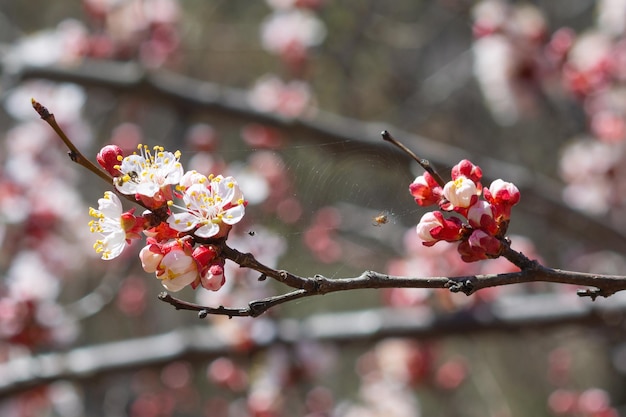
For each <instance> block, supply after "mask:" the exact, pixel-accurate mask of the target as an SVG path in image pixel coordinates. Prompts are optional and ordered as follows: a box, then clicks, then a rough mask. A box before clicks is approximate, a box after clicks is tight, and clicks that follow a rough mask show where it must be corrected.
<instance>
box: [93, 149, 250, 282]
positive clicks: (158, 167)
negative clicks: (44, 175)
mask: <svg viewBox="0 0 626 417" xmlns="http://www.w3.org/2000/svg"><path fill="white" fill-rule="evenodd" d="M179 159H180V152H176V153H171V152H167V151H165V150H164V149H163V148H161V147H158V146H156V147H154V148H153V149H152V150H149V149H148V147H147V146H143V145H139V152H138V153H133V154H132V155H128V156H126V157H124V156H123V153H122V150H121V149H120V148H119V147H117V146H115V145H107V146H105V147H104V148H102V150H101V151H100V153H99V154H98V156H97V160H98V163H100V165H101V166H102V167H103V168H104V169H105V170H106V171H107V172H108V173H109V174H111V175H112V176H113V183H114V184H115V188H116V189H117V191H118V192H119V193H121V194H125V195H131V196H134V198H135V199H136V200H137V201H138V202H140V203H141V205H143V206H144V207H146V208H147V209H148V210H147V211H146V212H144V213H143V215H141V216H135V215H134V209H133V210H130V211H127V212H123V208H122V203H121V201H120V199H119V198H118V197H117V195H115V194H114V193H113V192H111V191H107V192H106V193H105V195H104V198H101V199H100V200H98V209H94V208H90V210H89V214H90V215H91V216H92V217H94V218H95V220H92V221H91V222H90V224H89V225H90V228H91V231H92V232H93V233H97V234H98V235H99V238H98V239H97V240H96V243H95V244H94V249H95V250H96V252H98V253H101V254H102V259H113V258H115V257H117V256H119V255H120V254H121V253H122V251H123V250H124V249H125V248H126V247H127V246H128V245H129V244H130V242H131V240H132V239H139V238H141V232H143V234H144V235H145V236H146V237H147V239H146V243H147V244H146V246H145V247H144V248H143V249H142V250H141V252H140V253H139V258H140V259H141V265H142V266H143V269H144V270H145V271H146V272H149V273H155V274H156V277H157V278H158V279H160V280H161V283H162V284H163V286H164V287H165V288H167V289H168V290H170V291H179V290H181V289H183V288H184V287H186V286H187V285H191V286H192V288H196V287H197V286H198V285H201V286H202V287H204V288H206V289H209V290H212V291H217V290H218V289H220V288H221V287H222V285H224V282H225V278H224V258H223V257H221V256H220V250H219V245H218V243H219V242H220V241H221V240H223V239H226V238H227V237H228V233H229V232H230V229H231V228H232V226H233V225H234V224H235V223H237V222H239V221H240V220H241V219H242V218H243V216H244V213H245V207H246V201H245V200H244V198H243V194H242V192H241V190H240V189H239V185H238V184H237V181H236V180H235V179H234V178H232V177H223V176H221V175H217V176H215V175H211V176H209V177H207V176H205V175H202V174H200V173H198V172H196V171H188V172H184V170H183V166H182V164H181V163H180V161H179ZM175 199H176V200H179V201H182V204H177V203H176V201H175ZM175 210H176V211H175Z"/></svg>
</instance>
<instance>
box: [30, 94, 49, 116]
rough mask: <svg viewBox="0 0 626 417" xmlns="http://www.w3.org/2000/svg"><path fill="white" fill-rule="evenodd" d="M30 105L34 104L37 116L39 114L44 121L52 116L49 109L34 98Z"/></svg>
mask: <svg viewBox="0 0 626 417" xmlns="http://www.w3.org/2000/svg"><path fill="white" fill-rule="evenodd" d="M30 103H31V104H32V106H33V109H35V111H36V112H37V114H39V117H41V118H42V119H47V118H48V117H50V116H52V114H51V113H50V112H49V111H48V109H47V108H46V107H45V106H43V105H42V104H41V103H40V102H38V101H37V100H35V99H34V98H31V99H30Z"/></svg>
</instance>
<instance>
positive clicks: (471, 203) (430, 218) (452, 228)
mask: <svg viewBox="0 0 626 417" xmlns="http://www.w3.org/2000/svg"><path fill="white" fill-rule="evenodd" d="M481 178H482V171H481V169H480V168H479V167H478V166H476V165H474V164H472V163H471V162H470V161H468V160H466V159H464V160H462V161H461V162H459V163H458V164H457V165H455V166H454V167H453V168H452V180H451V181H449V182H448V183H447V184H445V185H444V186H443V187H442V186H441V185H440V184H438V183H437V181H436V180H435V178H433V176H432V175H430V174H429V173H428V172H426V173H424V175H420V176H419V177H417V178H416V179H415V181H413V183H412V184H411V185H410V186H409V191H410V192H411V195H412V196H413V197H414V198H415V202H416V203H417V204H419V205H420V206H430V205H434V204H438V205H439V207H440V208H441V210H443V211H445V212H448V213H450V214H451V215H449V216H448V217H445V216H444V213H443V211H432V212H428V213H426V214H424V215H423V216H422V218H421V220H420V222H419V224H418V225H417V234H418V236H419V237H420V238H421V239H422V241H423V244H424V245H426V246H432V245H434V244H435V243H437V242H439V241H441V240H445V241H446V242H460V243H459V246H458V251H459V253H460V254H461V258H462V259H463V260H464V261H465V262H474V261H478V260H481V259H488V258H497V257H498V256H500V252H501V250H502V238H503V237H504V235H505V233H506V230H507V227H508V224H509V220H510V217H511V208H512V207H513V206H514V205H515V204H517V202H518V201H519V198H520V193H519V190H518V189H517V187H516V186H515V185H514V184H512V183H509V182H505V181H502V180H500V179H498V180H495V181H494V182H492V183H491V185H490V186H489V188H483V186H482V184H481V182H480V180H481ZM481 196H482V197H483V199H481V198H480V197H481Z"/></svg>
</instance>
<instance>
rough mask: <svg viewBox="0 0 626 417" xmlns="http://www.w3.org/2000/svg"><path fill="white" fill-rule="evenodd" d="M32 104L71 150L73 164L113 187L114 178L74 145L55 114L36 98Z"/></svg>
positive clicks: (32, 100) (70, 155)
mask: <svg viewBox="0 0 626 417" xmlns="http://www.w3.org/2000/svg"><path fill="white" fill-rule="evenodd" d="M31 103H32V105H33V109H35V111H36V112H37V113H38V114H39V117H41V118H42V119H43V120H45V121H46V123H48V124H49V125H50V127H52V129H54V131H55V132H56V134H57V135H58V136H59V138H61V140H62V141H63V143H64V144H65V146H67V148H68V149H69V150H70V151H69V152H68V155H69V157H70V159H71V160H72V161H73V162H76V163H77V164H79V165H81V166H83V167H85V168H87V169H88V170H89V171H91V172H93V173H94V174H96V175H97V176H98V177H100V178H101V179H103V180H104V181H106V182H107V184H109V185H113V178H112V177H111V176H109V175H108V174H107V173H106V172H104V171H102V170H101V169H100V168H98V167H97V166H95V165H94V164H93V163H92V162H91V161H90V160H89V159H87V158H85V156H83V154H82V153H81V152H80V151H79V150H78V148H77V147H76V146H75V145H74V143H73V142H72V141H71V140H70V139H69V138H68V137H67V135H66V134H65V132H64V131H63V129H61V127H60V126H59V124H58V123H57V121H56V119H55V118H54V114H52V113H50V111H49V110H48V109H47V108H46V107H44V106H43V105H42V104H41V103H39V102H38V101H36V100H35V99H34V98H33V99H31Z"/></svg>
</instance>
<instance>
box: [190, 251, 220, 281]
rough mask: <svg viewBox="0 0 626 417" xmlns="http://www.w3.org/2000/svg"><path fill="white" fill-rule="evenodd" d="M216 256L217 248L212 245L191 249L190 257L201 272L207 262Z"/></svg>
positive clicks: (207, 265) (205, 267)
mask: <svg viewBox="0 0 626 417" xmlns="http://www.w3.org/2000/svg"><path fill="white" fill-rule="evenodd" d="M216 256H217V249H216V248H215V246H213V245H202V246H198V247H197V248H195V249H194V250H193V253H192V254H191V257H192V258H193V259H194V260H195V261H196V263H197V264H198V270H199V271H200V273H201V274H202V273H203V272H204V271H205V270H206V269H207V268H208V267H209V262H211V261H212V260H214V259H215V257H216Z"/></svg>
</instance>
